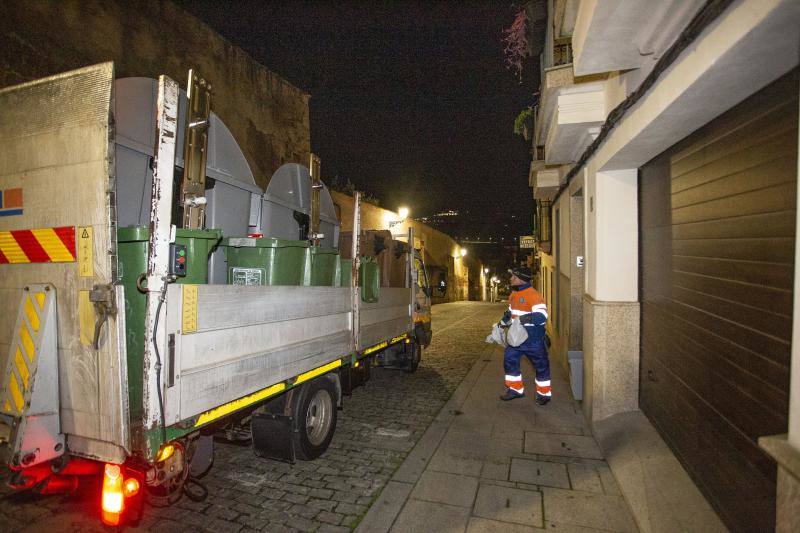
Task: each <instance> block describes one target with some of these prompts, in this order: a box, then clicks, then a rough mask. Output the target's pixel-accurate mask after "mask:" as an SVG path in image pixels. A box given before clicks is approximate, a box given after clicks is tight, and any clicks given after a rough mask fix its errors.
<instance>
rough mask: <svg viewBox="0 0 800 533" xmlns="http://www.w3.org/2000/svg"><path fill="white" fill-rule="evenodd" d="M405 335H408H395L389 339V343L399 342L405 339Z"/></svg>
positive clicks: (406, 335)
mask: <svg viewBox="0 0 800 533" xmlns="http://www.w3.org/2000/svg"><path fill="white" fill-rule="evenodd" d="M406 337H408V333H403V334H402V335H398V336H397V337H395V338H393V339H392V340H391V341H389V344H394V343H396V342H399V341H401V340H403V339H405V338H406Z"/></svg>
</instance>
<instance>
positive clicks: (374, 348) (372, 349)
mask: <svg viewBox="0 0 800 533" xmlns="http://www.w3.org/2000/svg"><path fill="white" fill-rule="evenodd" d="M387 346H389V343H388V342H387V341H383V342H380V343H378V344H376V345H375V346H370V347H369V348H367V349H366V350H364V355H366V354H370V353H372V352H377V351H378V350H381V349H383V348H386V347H387Z"/></svg>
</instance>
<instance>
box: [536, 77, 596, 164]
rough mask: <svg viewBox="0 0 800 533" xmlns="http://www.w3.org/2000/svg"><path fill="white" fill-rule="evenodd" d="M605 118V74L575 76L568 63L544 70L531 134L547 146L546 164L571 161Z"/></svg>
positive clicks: (591, 137) (593, 135) (578, 154)
mask: <svg viewBox="0 0 800 533" xmlns="http://www.w3.org/2000/svg"><path fill="white" fill-rule="evenodd" d="M605 119H606V98H605V75H602V76H587V77H583V78H576V77H575V76H574V75H573V72H572V64H567V65H560V66H556V67H552V68H549V69H546V70H545V71H544V74H543V76H542V92H541V101H540V104H539V115H538V116H537V120H536V132H535V136H534V137H535V139H537V141H536V142H537V143H540V144H543V145H545V146H546V148H547V150H546V155H545V158H544V162H545V164H546V165H561V164H567V163H573V162H575V161H576V160H577V159H578V157H579V156H580V154H581V153H582V152H583V150H584V149H585V148H586V147H587V146H588V145H589V143H591V142H592V141H593V140H594V138H595V137H596V136H597V134H598V133H599V131H600V126H601V125H602V124H603V122H604V121H605Z"/></svg>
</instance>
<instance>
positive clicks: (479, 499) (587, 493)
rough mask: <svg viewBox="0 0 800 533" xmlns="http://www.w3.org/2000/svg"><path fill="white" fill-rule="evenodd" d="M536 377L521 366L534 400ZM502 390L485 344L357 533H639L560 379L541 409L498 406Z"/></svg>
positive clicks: (557, 375)
mask: <svg viewBox="0 0 800 533" xmlns="http://www.w3.org/2000/svg"><path fill="white" fill-rule="evenodd" d="M533 376H534V374H533V368H532V367H531V366H530V364H528V363H524V364H523V379H524V380H525V382H526V389H527V390H528V392H529V393H530V394H532V393H533ZM502 382H503V366H502V350H501V349H500V347H498V346H496V345H495V346H493V347H491V346H488V345H487V347H486V348H485V350H484V356H483V357H482V358H481V359H479V360H478V361H477V362H476V364H475V366H474V367H473V368H472V370H471V371H470V373H469V374H468V375H467V377H466V378H465V380H464V381H463V382H462V384H461V386H459V388H458V389H457V390H456V392H455V394H454V396H453V398H451V399H450V401H449V402H448V404H447V405H445V407H444V408H443V409H442V411H441V412H440V413H439V415H438V416H437V418H436V420H435V421H434V422H433V424H432V425H431V426H430V428H429V429H428V431H427V432H426V433H425V435H423V437H422V439H421V440H420V442H419V443H418V444H417V446H416V447H415V448H414V450H413V451H412V452H411V453H410V454H409V455H408V457H407V458H406V460H405V461H404V463H403V465H402V466H401V467H400V468H399V469H398V470H397V472H395V474H394V475H393V476H392V479H391V481H389V483H388V484H387V486H386V487H385V488H384V489H383V491H382V493H381V495H380V497H379V498H378V499H377V501H376V502H375V504H374V505H373V506H372V507H371V508H370V510H369V512H368V513H367V515H366V516H365V517H364V520H363V521H362V522H361V524H360V525H359V527H358V529H357V532H358V533H383V532H386V531H391V532H392V533H405V532H419V531H436V532H464V531H467V532H469V533H478V532H503V533H522V532H530V533H533V532H535V531H541V530H542V529H543V528H546V529H547V530H548V531H564V532H591V531H638V530H637V527H636V523H635V522H634V519H633V516H632V514H631V512H630V510H629V508H628V505H627V503H626V501H625V500H624V499H623V497H622V496H621V494H620V491H619V488H618V486H617V483H616V481H615V479H614V476H613V475H612V473H611V470H610V469H609V467H608V465H607V463H606V462H605V461H604V460H603V454H602V452H601V450H600V448H599V447H598V445H597V442H596V441H595V439H594V438H593V437H592V435H591V432H590V430H589V426H588V424H587V422H586V420H585V419H584V416H583V414H582V412H581V410H580V406H579V404H578V403H577V402H575V401H574V400H572V398H571V396H570V392H569V383H568V381H567V379H566V377H565V376H564V373H563V371H562V370H561V369H560V368H557V367H555V366H554V368H553V380H552V382H553V394H554V398H553V401H551V402H550V403H549V404H548V405H547V406H544V407H541V406H537V405H536V404H535V403H534V400H533V398H532V397H531V396H528V397H526V398H523V399H518V400H514V401H511V402H501V401H500V400H499V399H498V395H499V394H500V393H501V392H502V391H503V386H502Z"/></svg>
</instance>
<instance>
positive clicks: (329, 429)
mask: <svg viewBox="0 0 800 533" xmlns="http://www.w3.org/2000/svg"><path fill="white" fill-rule="evenodd" d="M299 392H300V394H297V395H295V396H294V397H293V403H294V405H293V406H292V407H293V409H292V412H293V415H294V419H295V420H296V421H297V425H296V431H294V432H293V433H292V439H293V440H294V450H295V454H296V456H297V458H298V459H300V460H302V461H311V460H313V459H316V458H317V457H319V456H320V455H322V454H323V453H325V450H327V449H328V446H329V445H330V443H331V439H332V438H333V433H334V431H336V414H337V409H336V385H334V383H333V381H332V380H330V379H328V377H326V376H322V377H320V378H317V379H315V380H314V381H310V382H308V383H306V384H305V385H303V388H302V390H301V391H299Z"/></svg>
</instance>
